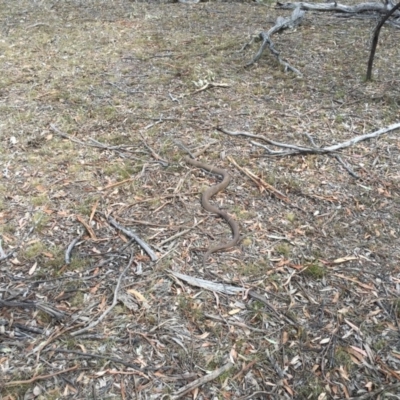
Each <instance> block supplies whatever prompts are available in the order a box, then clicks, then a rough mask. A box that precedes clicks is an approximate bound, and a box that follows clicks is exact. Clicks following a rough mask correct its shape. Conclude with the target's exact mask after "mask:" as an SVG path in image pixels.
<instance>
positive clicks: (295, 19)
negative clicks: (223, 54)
mask: <svg viewBox="0 0 400 400" xmlns="http://www.w3.org/2000/svg"><path fill="white" fill-rule="evenodd" d="M304 14H305V13H304V11H302V10H301V9H300V7H296V8H295V9H294V11H293V13H292V15H291V16H290V17H289V18H284V17H278V18H277V20H276V23H275V25H274V26H273V27H272V28H271V29H269V30H268V31H267V32H265V31H263V32H261V33H260V34H259V37H260V39H261V40H262V43H261V46H260V49H259V50H258V51H257V53H256V55H255V56H254V57H253V59H252V60H251V61H250V62H248V63H247V64H246V65H245V67H249V66H250V65H253V64H254V63H255V62H257V61H258V60H259V59H260V58H261V56H262V54H263V52H264V50H265V49H266V47H267V46H269V49H270V51H271V53H272V54H273V55H274V56H275V58H276V59H277V60H278V62H279V63H280V64H281V65H283V66H284V67H285V72H286V71H287V70H290V71H292V72H294V73H295V74H297V75H299V76H302V74H301V72H300V71H299V70H298V69H296V68H295V67H293V66H291V65H290V64H289V63H288V62H286V61H284V60H283V59H282V58H281V56H280V53H279V51H277V50H276V49H275V46H274V44H273V42H272V41H271V36H272V35H273V34H274V33H277V32H279V31H283V30H284V29H288V28H291V29H293V28H295V27H296V26H298V25H300V24H301V22H302V20H303V17H304Z"/></svg>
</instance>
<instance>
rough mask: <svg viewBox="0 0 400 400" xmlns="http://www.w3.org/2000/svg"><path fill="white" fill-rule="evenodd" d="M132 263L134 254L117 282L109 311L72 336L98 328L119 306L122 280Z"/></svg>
mask: <svg viewBox="0 0 400 400" xmlns="http://www.w3.org/2000/svg"><path fill="white" fill-rule="evenodd" d="M132 263H133V254H132V255H131V258H130V260H129V263H128V265H127V266H126V267H125V269H124V270H123V271H122V272H121V274H120V276H119V278H118V282H117V285H116V287H115V290H114V298H113V302H112V304H111V306H110V307H108V308H107V310H105V311H104V312H103V314H101V315H100V317H99V318H98V319H97V320H96V321H92V322H91V323H90V324H89V325H88V326H87V327H85V328H82V329H79V331H76V332H72V333H71V336H77V335H80V334H82V333H84V332H86V331H88V330H90V329H92V328H94V327H95V326H97V325H98V324H99V323H100V322H101V321H103V319H104V318H105V317H106V316H107V315H108V313H109V312H110V311H111V310H112V309H113V308H114V307H115V306H116V305H117V303H118V291H119V287H120V286H121V281H122V278H123V276H124V274H125V272H126V271H127V270H128V268H130V266H131V265H132Z"/></svg>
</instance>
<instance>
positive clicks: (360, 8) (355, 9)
mask: <svg viewBox="0 0 400 400" xmlns="http://www.w3.org/2000/svg"><path fill="white" fill-rule="evenodd" d="M276 5H277V6H278V7H279V8H282V9H286V10H293V9H295V8H298V7H300V9H302V10H306V11H339V12H343V13H349V14H357V13H363V12H371V11H372V12H379V13H382V14H386V13H387V11H388V10H390V9H391V7H392V5H390V3H388V4H384V3H378V2H374V3H360V4H356V5H354V6H347V5H344V4H340V3H337V2H332V3H306V2H294V3H281V2H280V1H278V2H277V3H276Z"/></svg>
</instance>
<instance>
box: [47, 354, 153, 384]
mask: <svg viewBox="0 0 400 400" xmlns="http://www.w3.org/2000/svg"><path fill="white" fill-rule="evenodd" d="M49 351H54V352H56V353H70V354H76V355H78V356H82V357H87V358H99V359H101V360H107V361H111V362H114V363H118V364H122V365H125V367H128V368H132V369H134V370H135V371H137V372H138V373H139V375H141V376H143V377H144V378H147V379H149V380H150V378H149V377H148V376H147V375H145V374H144V373H143V372H141V371H140V369H139V368H138V367H137V365H135V364H132V363H129V362H127V361H124V360H120V359H119V358H116V357H108V356H102V355H100V354H93V353H84V352H82V351H76V350H65V349H51V350H50V349H49Z"/></svg>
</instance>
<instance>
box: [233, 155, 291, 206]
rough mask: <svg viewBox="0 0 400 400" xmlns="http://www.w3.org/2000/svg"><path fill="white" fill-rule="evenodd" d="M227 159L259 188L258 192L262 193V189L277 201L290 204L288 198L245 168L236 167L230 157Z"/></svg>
mask: <svg viewBox="0 0 400 400" xmlns="http://www.w3.org/2000/svg"><path fill="white" fill-rule="evenodd" d="M227 158H228V160H229V161H230V162H231V163H232V164H233V165H234V166H235V167H236V168H237V169H238V170H239V171H241V172H243V173H244V174H245V175H247V176H248V177H249V178H250V179H251V180H252V181H253V182H254V183H255V184H256V185H257V186H258V187H259V188H260V191H262V189H266V190H268V191H269V192H270V193H273V194H274V195H275V196H276V197H277V198H278V199H281V200H283V201H284V202H286V203H290V200H289V199H288V197H287V196H285V195H284V194H283V193H281V192H280V191H279V190H278V189H275V188H274V187H273V186H272V185H270V184H269V183H267V182H265V181H264V180H263V179H261V178H260V177H258V176H256V175H254V174H253V173H252V172H251V171H249V170H248V169H247V168H242V167H241V166H240V165H238V164H237V163H236V161H235V160H234V159H233V158H232V157H229V156H228V157H227Z"/></svg>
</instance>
